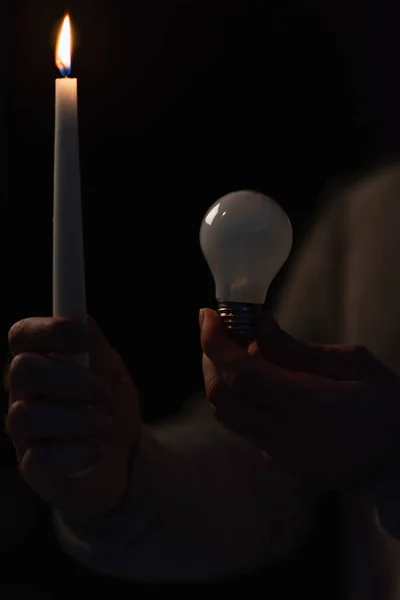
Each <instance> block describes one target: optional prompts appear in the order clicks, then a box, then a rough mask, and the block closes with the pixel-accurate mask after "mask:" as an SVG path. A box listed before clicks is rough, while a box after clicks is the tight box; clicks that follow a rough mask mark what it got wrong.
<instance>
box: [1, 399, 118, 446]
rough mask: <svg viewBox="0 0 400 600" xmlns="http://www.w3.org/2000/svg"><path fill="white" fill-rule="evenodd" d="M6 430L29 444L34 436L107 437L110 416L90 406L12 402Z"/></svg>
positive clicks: (21, 442) (36, 439)
mask: <svg viewBox="0 0 400 600" xmlns="http://www.w3.org/2000/svg"><path fill="white" fill-rule="evenodd" d="M6 429H7V433H8V434H9V435H10V437H11V438H12V439H13V440H14V443H15V444H16V445H18V446H21V445H23V446H24V447H25V448H26V447H29V445H30V444H32V443H33V442H35V441H36V442H37V441H38V440H41V441H43V440H53V441H55V440H68V439H70V440H74V439H79V438H90V437H93V438H98V439H101V440H102V439H103V440H107V439H108V437H109V436H110V434H111V430H112V420H111V418H110V417H108V416H107V415H106V414H105V413H104V412H100V411H99V410H95V409H93V407H91V406H83V407H74V406H70V405H64V406H63V405H61V406H58V405H55V404H52V403H48V402H47V403H43V402H36V403H32V402H21V401H18V402H15V403H14V404H13V405H12V407H11V408H10V410H9V412H8V415H7V420H6Z"/></svg>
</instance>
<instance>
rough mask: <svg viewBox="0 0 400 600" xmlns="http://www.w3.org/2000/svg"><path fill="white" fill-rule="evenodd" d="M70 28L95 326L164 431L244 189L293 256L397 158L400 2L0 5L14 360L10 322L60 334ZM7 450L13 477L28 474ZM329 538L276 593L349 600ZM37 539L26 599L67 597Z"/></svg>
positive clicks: (6, 263) (3, 187)
mask: <svg viewBox="0 0 400 600" xmlns="http://www.w3.org/2000/svg"><path fill="white" fill-rule="evenodd" d="M67 10H68V11H69V12H70V14H71V18H72V22H73V27H74V32H75V35H76V42H77V45H76V48H75V53H74V60H73V76H76V77H78V78H79V101H80V106H79V110H80V141H81V172H82V187H83V190H82V191H83V213H84V215H83V216H84V227H85V245H86V249H85V250H86V263H87V294H88V311H89V313H91V314H92V315H93V316H94V317H95V318H96V319H97V320H98V322H99V324H100V326H101V327H102V328H103V330H104V332H105V333H106V335H107V336H108V338H109V339H110V341H111V342H112V343H113V344H114V346H115V347H116V348H117V350H118V351H119V352H120V353H121V355H122V356H123V358H124V360H125V362H126V364H127V366H128V368H129V370H130V371H131V373H132V375H133V377H134V379H135V381H136V383H137V385H138V387H139V390H140V394H141V398H142V405H143V415H144V417H145V418H146V419H151V418H155V417H159V416H162V415H164V414H168V413H170V412H171V411H174V410H176V409H177V408H179V406H180V405H181V404H182V402H183V401H184V399H185V398H186V397H187V396H188V395H189V394H190V393H191V392H194V391H195V390H197V389H199V388H200V387H201V386H202V378H201V370H200V348H199V340H198V324H197V314H198V309H199V308H200V307H201V306H204V305H209V306H213V305H214V286H213V282H212V279H211V276H210V274H209V272H208V269H207V267H206V265H205V262H204V260H203V257H202V255H201V252H200V248H199V242H198V231H199V226H200V222H201V219H202V217H203V215H204V213H205V211H206V209H207V208H208V207H209V206H210V205H211V204H212V203H213V202H214V201H215V200H216V199H217V198H218V197H219V196H221V195H222V194H225V193H227V192H230V191H232V190H234V189H238V188H253V189H257V190H260V191H262V192H264V193H266V194H270V195H271V196H273V197H274V198H275V199H276V200H277V201H279V202H280V203H281V204H282V205H283V207H284V208H285V209H286V210H287V212H288V214H289V216H290V218H291V220H292V223H293V227H294V232H295V250H296V247H297V246H298V244H299V242H300V241H301V238H302V236H303V234H304V232H306V230H307V226H308V223H309V222H310V219H311V217H312V215H313V213H314V211H315V208H316V207H317V204H318V202H319V201H318V197H319V194H320V192H321V190H322V189H323V188H324V187H325V186H326V185H327V184H329V182H331V181H334V180H336V179H337V178H341V177H344V176H346V175H348V174H350V173H352V172H353V171H355V170H357V169H358V168H360V167H365V166H367V165H369V164H372V163H373V162H375V161H377V160H379V159H381V158H384V157H387V156H388V155H391V154H394V153H397V152H398V150H399V147H398V146H399V139H400V135H399V134H400V131H399V129H400V128H399V117H398V114H399V107H400V82H399V78H400V68H399V62H400V60H399V59H400V36H398V31H399V27H400V8H399V6H398V3H397V2H395V1H394V0H335V1H333V0H332V1H330V2H328V1H326V2H319V1H318V0H306V1H303V2H299V1H296V2H295V1H294V0H286V1H281V2H278V3H277V2H268V1H262V0H230V1H228V0H172V1H170V0H131V1H128V0H113V1H111V0H85V1H82V0H68V1H67V0H63V1H60V0H25V1H24V0H1V2H0V28H1V35H0V44H1V47H0V67H1V71H0V90H1V94H0V102H1V119H0V159H1V160H0V165H1V178H0V194H1V198H0V200H1V207H0V208H1V219H0V227H1V242H2V244H3V246H2V252H3V254H2V255H3V277H2V294H1V299H2V313H1V314H2V319H1V321H0V336H1V339H2V342H1V345H0V349H1V352H2V353H3V355H4V357H6V354H7V331H8V329H9V327H10V326H11V325H12V324H13V323H14V322H15V321H17V320H19V319H21V318H23V317H29V316H38V315H49V314H51V305H52V301H51V287H52V286H51V265H52V178H53V136H54V131H53V126H54V79H55V78H56V77H58V76H59V75H58V73H57V70H56V68H55V66H54V45H55V39H56V35H57V30H58V27H59V25H60V22H61V20H62V17H63V15H64V13H65V12H66V11H67ZM284 277H285V271H284V272H283V274H282V275H281V276H280V278H279V279H278V283H277V285H276V286H275V288H274V290H273V292H275V293H273V294H272V296H270V297H269V304H270V305H273V303H274V302H275V301H276V299H277V297H276V293H277V292H278V291H279V281H282V278H284ZM2 410H3V412H5V410H6V397H5V396H4V397H3V407H2ZM0 442H1V450H2V451H1V452H0V464H3V465H4V464H7V465H10V464H14V462H15V457H14V456H13V451H12V448H11V445H10V444H9V443H7V442H6V438H5V437H4V436H3V437H1V440H0ZM5 448H6V450H5ZM7 448H8V450H7ZM320 522H324V523H325V528H322V530H321V532H320V533H319V536H320V537H318V536H317V541H316V542H315V540H314V542H315V543H314V545H313V543H311V545H310V546H309V550H308V551H307V550H305V549H302V550H301V554H302V556H303V559H302V560H300V561H297V563H296V564H297V567H296V569H297V571H296V569H295V570H294V571H292V574H291V576H288V572H287V571H286V570H285V569H286V567H284V570H283V571H281V570H279V569H277V568H276V567H275V566H274V565H273V566H272V567H271V569H270V570H269V572H267V573H266V575H267V584H268V586H269V587H268V590H271V589H274V581H275V583H276V584H277V589H280V590H281V592H282V589H283V587H282V586H283V584H284V583H285V582H288V583H289V582H290V581H292V582H293V584H295V585H296V591H298V589H299V587H298V583H299V581H300V580H301V579H302V581H303V583H304V585H305V589H306V590H307V595H308V597H311V595H310V586H311V584H312V582H315V585H317V579H318V574H319V575H320V576H321V580H323V581H324V597H325V598H328V597H331V596H330V595H329V593H332V594H333V595H332V597H335V598H337V595H336V591H337V588H336V585H337V581H336V580H337V568H338V564H337V560H338V556H339V553H338V552H337V545H335V544H334V543H332V540H334V539H335V536H336V529H337V521H336V517H335V509H333V511H332V512H331V513H329V510H328V512H325V513H323V514H322V517H321V518H320ZM41 527H42V528H43V525H41V522H39V521H38V529H37V533H35V534H34V535H33V536H32V540H31V545H29V543H28V544H26V545H25V546H24V548H25V553H26V556H25V559H24V558H23V557H22V558H21V555H20V554H18V556H17V557H16V558H15V559H14V558H13V557H11V559H10V564H14V570H15V577H16V581H20V580H21V579H20V578H21V569H20V568H19V566H20V565H26V564H28V563H29V564H31V567H32V573H36V572H37V571H40V565H42V566H41V568H42V570H43V565H45V566H46V568H45V570H44V571H43V572H44V576H45V578H47V579H48V571H49V569H50V570H51V571H52V572H53V577H54V580H58V581H59V582H60V581H61V582H65V581H67V580H68V581H69V580H70V577H71V574H72V573H76V572H78V571H79V570H78V567H77V566H76V565H73V566H72V567H71V568H70V571H68V568H67V571H66V572H65V573H64V574H63V572H62V571H61V572H60V573H58V571H57V568H58V567H57V564H58V563H57V559H56V557H57V551H56V549H55V548H54V551H53V550H52V549H51V548H50V550H47V555H46V554H45V556H47V558H45V559H43V556H44V555H43V554H41V553H40V551H39V550H38V540H39V539H40V540H41V539H42V538H43V529H41ZM328 530H330V533H329V532H328ZM35 536H36V537H35ZM44 539H45V540H46V538H44ZM318 540H319V541H318ZM43 543H45V542H43ZM32 548H34V552H33V551H32ZM32 552H33V554H34V555H37V561H36V563H35V561H33V563H32ZM53 555H54V556H53ZM50 556H51V558H50ZM335 557H336V558H335ZM63 560H65V559H63ZM50 561H52V562H50ZM316 561H317V562H316ZM2 564H3V563H2ZM32 564H33V566H32ZM50 564H51V567H48V568H47V565H50ZM61 564H64V563H63V561H60V565H61ZM306 564H308V567H306ZM24 568H25V567H24ZM60 568H61V567H60ZM62 568H64V567H62ZM11 570H12V569H11ZM4 572H6V571H4ZM316 574H317V575H316ZM28 577H29V576H28V575H26V578H28ZM33 577H37V575H33ZM274 578H275V579H274ZM50 579H51V578H50ZM327 581H329V590H328V589H327V587H326V582H327ZM101 585H103V583H102V582H101ZM112 585H113V588H112V589H113V593H115V589H116V588H115V582H112ZM235 589H237V587H235ZM58 597H60V596H58ZM120 597H121V596H120ZM280 597H283V596H282V595H281V596H280ZM316 597H321V595H320V590H319V591H318V592H317V596H316Z"/></svg>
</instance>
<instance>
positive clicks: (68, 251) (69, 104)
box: [53, 15, 88, 366]
mask: <svg viewBox="0 0 400 600" xmlns="http://www.w3.org/2000/svg"><path fill="white" fill-rule="evenodd" d="M71 46H72V36H71V25H70V19H69V16H68V15H67V16H66V17H65V19H64V23H63V26H62V29H61V32H60V36H59V39H58V43H57V49H56V65H57V67H58V68H59V70H60V72H61V75H62V76H63V78H62V79H57V80H56V111H55V147H54V221H53V316H54V317H68V318H71V319H75V320H77V321H80V322H83V323H86V290H85V262H84V251H83V229H82V211H81V181H80V168H79V133H78V106H77V104H78V89H77V88H78V81H77V79H70V78H69V75H70V72H71ZM74 360H76V361H77V362H79V363H80V364H82V365H85V366H88V356H87V355H79V356H76V357H74Z"/></svg>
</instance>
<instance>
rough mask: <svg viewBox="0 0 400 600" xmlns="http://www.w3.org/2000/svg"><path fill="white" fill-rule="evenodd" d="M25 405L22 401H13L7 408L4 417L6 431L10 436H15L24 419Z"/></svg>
mask: <svg viewBox="0 0 400 600" xmlns="http://www.w3.org/2000/svg"><path fill="white" fill-rule="evenodd" d="M25 412H26V406H25V405H24V404H23V403H22V402H19V401H17V402H15V403H14V404H12V406H11V407H10V408H9V410H8V413H7V418H6V432H7V433H8V435H9V436H10V437H11V438H14V437H17V436H18V435H19V433H20V430H21V428H22V423H23V422H24V421H25Z"/></svg>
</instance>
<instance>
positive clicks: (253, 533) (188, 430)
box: [55, 407, 314, 581]
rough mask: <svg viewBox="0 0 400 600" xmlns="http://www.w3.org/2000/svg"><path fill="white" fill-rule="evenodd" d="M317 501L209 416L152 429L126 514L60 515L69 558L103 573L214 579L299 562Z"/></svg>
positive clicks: (125, 576)
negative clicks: (277, 562)
mask: <svg viewBox="0 0 400 600" xmlns="http://www.w3.org/2000/svg"><path fill="white" fill-rule="evenodd" d="M207 409H208V407H207ZM211 418H212V417H211ZM313 500H314V497H313V496H311V495H309V494H308V492H305V491H304V490H303V489H302V488H301V486H299V484H298V482H296V481H294V480H293V479H292V478H290V477H288V476H286V475H283V474H282V473H280V472H279V471H277V470H276V469H275V468H274V466H273V465H272V463H271V462H268V461H267V460H266V459H264V458H263V457H262V456H261V454H260V453H259V452H258V450H257V449H256V448H254V447H253V446H251V445H250V444H249V443H248V442H246V441H244V440H242V439H241V438H239V437H237V436H235V435H234V434H231V433H230V432H228V431H226V430H223V429H222V428H220V426H219V425H217V424H215V425H214V423H212V424H211V422H210V421H209V420H208V417H207V416H205V414H204V413H202V414H197V415H195V416H192V417H191V422H190V423H189V422H186V424H185V425H183V426H182V424H175V425H171V424H170V425H169V426H167V425H165V426H164V427H161V426H160V427H155V428H153V429H150V430H149V429H145V430H144V435H143V437H142V440H141V446H140V448H139V452H138V454H137V456H136V459H135V463H134V466H133V471H132V481H131V490H130V493H129V495H128V498H127V499H126V503H125V506H124V509H123V510H121V511H120V512H119V514H115V515H113V516H112V517H110V518H108V519H104V520H103V521H102V520H98V521H96V522H95V521H91V522H85V523H68V524H67V522H66V521H65V520H64V519H63V517H62V515H60V514H59V513H55V525H56V531H57V534H58V538H59V540H60V542H61V545H62V546H63V548H64V549H65V551H66V552H68V553H69V554H70V555H72V556H73V557H74V558H75V559H77V560H78V561H79V562H81V563H82V564H84V565H85V566H87V567H89V568H91V569H94V570H96V571H99V572H102V573H107V574H110V575H114V576H116V577H119V578H122V579H129V580H135V581H171V580H172V581H183V580H189V581H196V580H197V581H199V580H214V579H222V578H226V577H230V576H234V575H239V574H241V573H244V572H248V571H250V570H252V569H254V568H257V567H259V566H261V565H262V564H264V563H266V562H267V561H269V560H272V559H275V558H279V557H282V556H283V555H285V554H288V553H290V552H291V551H292V550H293V549H294V548H295V547H296V546H297V545H298V544H299V543H300V541H301V540H302V538H303V536H304V534H305V532H306V531H307V527H308V524H309V520H310V515H311V513H312V509H313Z"/></svg>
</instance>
